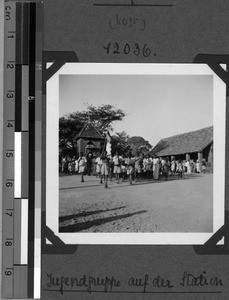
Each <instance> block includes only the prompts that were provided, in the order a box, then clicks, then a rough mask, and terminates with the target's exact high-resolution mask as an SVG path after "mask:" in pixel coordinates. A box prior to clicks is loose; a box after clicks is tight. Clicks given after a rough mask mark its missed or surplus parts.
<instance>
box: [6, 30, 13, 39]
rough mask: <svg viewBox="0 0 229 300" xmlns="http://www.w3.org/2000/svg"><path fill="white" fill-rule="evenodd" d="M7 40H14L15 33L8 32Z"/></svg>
mask: <svg viewBox="0 0 229 300" xmlns="http://www.w3.org/2000/svg"><path fill="white" fill-rule="evenodd" d="M7 38H8V39H14V38H15V31H8V34H7Z"/></svg>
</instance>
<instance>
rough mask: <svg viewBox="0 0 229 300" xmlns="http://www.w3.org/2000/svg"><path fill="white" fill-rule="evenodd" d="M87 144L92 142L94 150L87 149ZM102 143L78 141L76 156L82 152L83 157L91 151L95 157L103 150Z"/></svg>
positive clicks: (87, 140)
mask: <svg viewBox="0 0 229 300" xmlns="http://www.w3.org/2000/svg"><path fill="white" fill-rule="evenodd" d="M88 142H93V145H94V146H95V148H96V149H95V150H93V149H92V150H90V149H87V145H88ZM103 145H104V142H103V141H101V140H93V139H79V140H78V141H77V148H78V154H79V153H80V152H83V154H84V155H87V153H88V152H89V151H92V152H93V153H94V154H95V155H97V154H98V153H99V152H100V151H102V150H103Z"/></svg>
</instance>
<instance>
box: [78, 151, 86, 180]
mask: <svg viewBox="0 0 229 300" xmlns="http://www.w3.org/2000/svg"><path fill="white" fill-rule="evenodd" d="M86 163H87V160H86V157H84V156H83V152H80V156H79V158H78V165H79V174H81V182H84V172H85V168H86Z"/></svg>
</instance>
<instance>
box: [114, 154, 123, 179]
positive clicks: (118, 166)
mask: <svg viewBox="0 0 229 300" xmlns="http://www.w3.org/2000/svg"><path fill="white" fill-rule="evenodd" d="M113 162H114V174H115V178H116V181H117V183H119V174H120V173H121V164H120V158H119V156H118V152H116V154H115V156H114V158H113Z"/></svg>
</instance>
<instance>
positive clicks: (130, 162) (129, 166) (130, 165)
mask: <svg viewBox="0 0 229 300" xmlns="http://www.w3.org/2000/svg"><path fill="white" fill-rule="evenodd" d="M125 164H126V174H127V176H129V181H130V184H131V185H132V176H133V173H134V165H135V162H134V159H133V158H132V155H131V153H129V155H128V157H127V158H126V159H125Z"/></svg>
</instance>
